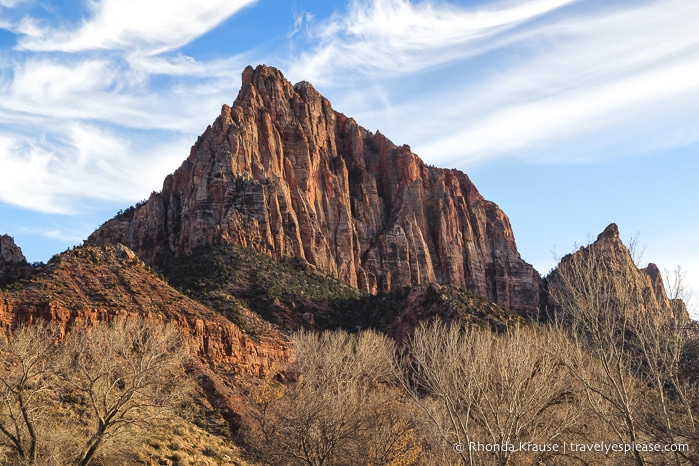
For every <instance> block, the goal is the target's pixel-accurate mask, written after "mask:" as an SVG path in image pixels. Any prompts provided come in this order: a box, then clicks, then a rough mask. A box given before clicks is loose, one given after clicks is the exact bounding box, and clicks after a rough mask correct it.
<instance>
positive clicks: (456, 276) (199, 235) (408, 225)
mask: <svg viewBox="0 0 699 466" xmlns="http://www.w3.org/2000/svg"><path fill="white" fill-rule="evenodd" d="M88 241H89V242H92V243H99V244H108V243H116V242H120V243H124V244H126V245H127V246H128V247H130V248H131V249H133V250H134V251H136V253H137V254H138V255H139V256H140V257H141V258H142V259H143V260H144V261H145V262H147V263H149V264H151V265H156V266H157V265H159V264H162V262H163V260H164V259H165V258H166V257H167V256H168V255H179V254H185V253H187V252H188V251H191V250H192V249H193V248H195V247H197V246H205V245H212V244H227V243H234V244H237V245H240V246H243V247H250V248H254V249H257V250H259V251H263V252H265V253H267V254H269V255H271V256H273V257H277V258H281V257H286V256H295V257H299V258H303V259H305V260H306V261H307V262H308V263H309V264H311V265H312V266H314V267H316V268H317V269H318V270H320V271H322V272H324V273H326V274H329V275H332V276H334V277H338V278H340V279H342V280H344V281H346V282H347V283H350V284H351V285H353V286H355V287H358V288H360V289H362V290H365V291H368V292H371V293H376V292H380V291H390V290H395V289H398V288H400V287H403V286H408V285H420V284H424V283H432V282H438V283H444V284H450V285H454V286H458V287H462V288H465V289H467V290H470V291H472V292H475V293H478V294H480V295H482V296H484V297H487V298H488V299H490V300H491V301H493V302H496V303H498V304H499V305H501V306H503V307H507V308H511V309H514V310H517V311H524V312H526V311H532V310H535V309H536V308H537V307H538V296H539V281H540V278H539V275H538V273H537V272H536V271H535V270H534V269H533V267H532V266H531V265H529V264H527V263H526V262H524V261H523V260H522V259H521V258H520V256H519V253H518V252H517V246H516V245H515V241H514V236H513V234H512V228H511V226H510V222H509V220H508V218H507V216H506V215H505V214H504V213H503V212H502V211H501V210H500V209H499V208H498V206H497V205H496V204H494V203H493V202H490V201H487V200H485V199H484V198H483V197H482V196H481V195H480V193H479V192H478V190H477V189H476V187H475V186H474V185H473V183H472V182H471V181H470V180H469V178H468V177H467V176H466V175H465V174H464V173H462V172H460V171H457V170H446V169H438V168H433V167H428V166H426V165H425V164H424V163H423V161H422V160H420V158H419V157H418V156H417V155H415V154H413V153H412V152H411V150H410V148H409V147H408V146H406V145H404V146H396V145H394V144H393V143H392V142H391V141H389V140H388V139H387V138H386V137H385V136H383V135H382V134H381V133H379V132H376V133H371V132H369V131H367V130H366V129H364V128H362V127H361V126H359V125H358V124H357V123H356V122H355V121H354V120H353V119H352V118H348V117H346V116H345V115H343V114H341V113H338V112H336V111H334V110H333V109H332V107H331V105H330V102H329V101H328V100H327V99H325V98H324V97H323V96H321V95H320V94H319V93H318V92H317V91H316V90H315V89H314V88H313V87H312V86H311V85H310V84H309V83H306V82H301V83H298V84H296V85H292V84H291V83H289V82H288V81H286V79H285V78H284V77H283V76H282V74H281V73H280V72H279V71H278V70H276V69H274V68H271V67H266V66H258V67H257V68H256V69H253V68H251V67H247V68H246V69H245V71H244V72H243V78H242V88H241V90H240V93H239V94H238V97H237V99H236V100H235V102H234V104H233V105H232V106H231V107H229V106H227V105H224V106H223V108H222V110H221V114H220V116H219V117H218V118H217V119H216V121H215V122H214V123H213V125H212V126H210V127H209V128H207V130H206V131H205V132H204V134H203V135H201V136H200V137H199V139H198V140H197V142H196V144H195V145H194V146H193V147H192V150H191V152H190V155H189V157H188V158H187V160H185V161H184V163H183V164H182V166H181V167H180V168H179V169H178V170H177V171H176V172H175V173H174V174H172V175H169V176H168V177H167V178H166V179H165V182H164V184H163V190H162V191H161V192H160V193H154V194H153V195H151V197H150V199H148V201H147V202H146V203H145V204H144V205H142V206H139V207H138V208H135V209H131V210H130V211H127V213H125V214H122V215H120V216H117V217H115V218H113V219H112V220H110V221H108V222H106V223H105V224H104V225H102V226H101V227H100V228H99V229H98V230H97V231H95V232H94V233H93V234H92V235H91V236H90V238H89V240H88Z"/></svg>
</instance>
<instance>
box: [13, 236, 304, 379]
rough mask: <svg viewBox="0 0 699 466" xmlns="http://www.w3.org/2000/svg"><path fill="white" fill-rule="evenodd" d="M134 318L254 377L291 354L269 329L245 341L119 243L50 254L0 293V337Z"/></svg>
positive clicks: (198, 353) (206, 359)
mask: <svg viewBox="0 0 699 466" xmlns="http://www.w3.org/2000/svg"><path fill="white" fill-rule="evenodd" d="M128 315H139V316H142V317H144V318H146V319H152V320H155V321H158V322H173V323H175V324H176V325H178V326H179V327H180V328H181V329H182V331H183V333H184V335H185V337H186V339H187V343H188V345H189V348H190V351H191V353H192V355H193V356H195V357H196V358H198V359H200V360H201V361H203V362H204V363H205V364H207V365H209V364H219V363H223V364H231V365H234V366H235V368H236V370H239V371H241V372H243V373H247V374H250V375H255V376H258V375H261V374H264V373H266V372H268V371H269V370H270V369H274V368H277V369H278V368H279V367H282V366H283V365H284V364H285V363H286V362H288V361H289V358H290V357H291V354H292V353H291V349H290V347H289V345H288V342H287V341H286V339H285V338H284V337H282V336H281V335H280V334H278V333H276V332H269V334H268V335H265V336H260V337H251V336H250V335H247V334H245V333H243V332H241V330H240V329H239V328H238V327H237V326H236V325H235V324H233V323H232V322H230V321H229V320H227V319H225V318H223V317H222V316H220V315H219V314H218V313H216V312H214V311H212V310H211V309H209V308H207V307H205V306H203V305H201V304H200V303H198V302H196V301H193V300H191V299H189V298H187V297H186V296H184V295H182V294H181V293H179V292H177V291H176V290H174V289H173V288H171V287H170V286H169V285H168V284H167V283H165V282H164V281H162V280H161V279H160V278H159V277H157V276H156V275H155V274H154V273H153V272H150V271H149V270H148V267H147V266H146V265H145V264H144V263H143V262H141V261H140V260H139V259H138V258H137V257H136V255H135V254H134V253H133V252H132V251H130V250H129V249H128V248H126V247H124V246H122V245H116V246H107V247H106V248H102V247H98V246H86V247H82V248H76V249H74V250H72V251H67V252H65V253H63V254H60V255H57V256H55V257H54V258H53V259H52V260H51V262H49V263H48V264H47V265H46V266H45V267H44V268H43V270H41V271H40V272H38V273H37V274H35V275H34V276H32V278H31V279H29V280H27V281H26V282H24V283H23V284H22V285H21V286H18V285H13V286H11V287H10V288H8V289H6V290H4V291H0V332H4V331H7V330H9V329H10V328H12V327H14V326H15V325H17V324H18V323H22V322H33V321H35V320H36V319H46V320H48V321H51V322H54V323H56V324H57V325H59V326H60V327H61V328H63V329H64V330H67V329H68V328H69V327H72V326H78V327H80V326H85V325H89V324H90V323H93V322H97V321H109V320H111V319H113V318H114V317H116V316H128Z"/></svg>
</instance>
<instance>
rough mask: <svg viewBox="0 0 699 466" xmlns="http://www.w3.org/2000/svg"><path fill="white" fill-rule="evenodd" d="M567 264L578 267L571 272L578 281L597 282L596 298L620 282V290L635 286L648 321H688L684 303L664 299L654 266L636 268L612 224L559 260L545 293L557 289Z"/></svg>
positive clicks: (658, 273) (660, 278)
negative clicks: (593, 276) (592, 276)
mask: <svg viewBox="0 0 699 466" xmlns="http://www.w3.org/2000/svg"><path fill="white" fill-rule="evenodd" d="M569 264H575V265H573V267H582V269H581V270H578V271H576V272H575V273H576V274H579V275H580V277H581V278H580V280H588V281H589V283H598V285H599V286H601V287H602V289H600V295H604V294H605V293H606V292H608V291H609V289H614V287H615V286H618V285H615V284H614V281H615V280H620V281H619V282H618V283H623V286H621V287H622V288H624V287H625V290H628V289H630V288H629V287H631V288H633V287H636V288H637V290H640V292H641V295H642V296H643V299H642V302H641V303H640V304H639V307H640V308H642V309H644V310H645V312H647V313H649V315H648V317H649V318H655V319H659V320H663V319H667V318H674V319H678V320H679V321H681V322H688V321H689V314H688V312H687V309H686V306H685V305H684V303H683V302H682V301H681V300H680V299H670V297H668V295H667V291H666V290H665V284H664V281H663V277H662V274H661V273H660V270H659V269H658V266H656V265H655V264H653V263H649V264H648V265H647V266H646V267H645V268H642V269H639V268H638V267H637V265H636V264H635V263H634V260H633V257H632V254H631V252H630V251H629V249H628V248H627V247H626V246H625V245H624V243H623V242H622V241H621V239H620V237H619V228H618V226H617V225H616V224H615V223H612V224H610V225H609V226H607V228H605V229H604V231H603V232H602V233H600V234H599V235H598V236H597V239H596V240H595V241H594V242H593V243H591V244H589V245H587V246H584V247H581V248H580V249H578V250H577V251H576V252H575V253H573V254H568V255H566V256H565V257H563V258H562V259H561V262H560V263H559V265H558V266H557V267H556V269H554V270H553V271H552V272H551V273H550V274H549V276H548V277H546V281H547V282H548V286H547V288H548V289H549V290H551V289H552V288H553V287H556V286H558V282H559V277H558V274H559V272H558V271H559V270H560V269H561V268H562V267H564V268H565V267H568V266H569ZM597 273H601V275H600V276H598V277H596V278H595V279H594V280H593V279H592V278H591V276H590V275H589V274H597ZM586 274H588V275H586ZM590 286H592V285H590ZM605 287H606V288H605ZM547 304H548V305H549V307H551V308H552V309H555V308H556V306H557V305H556V303H555V302H553V301H552V300H550V299H549V302H548V303H547ZM651 314H652V315H651Z"/></svg>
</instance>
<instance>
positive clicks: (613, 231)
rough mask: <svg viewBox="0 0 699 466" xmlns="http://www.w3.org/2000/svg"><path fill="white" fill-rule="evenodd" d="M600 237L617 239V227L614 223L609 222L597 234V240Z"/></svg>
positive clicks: (600, 238)
mask: <svg viewBox="0 0 699 466" xmlns="http://www.w3.org/2000/svg"><path fill="white" fill-rule="evenodd" d="M602 239H608V240H614V241H618V240H619V227H618V226H617V224H616V223H610V224H609V225H608V226H607V228H605V229H604V231H603V232H602V233H600V234H599V235H598V236H597V241H600V240H602Z"/></svg>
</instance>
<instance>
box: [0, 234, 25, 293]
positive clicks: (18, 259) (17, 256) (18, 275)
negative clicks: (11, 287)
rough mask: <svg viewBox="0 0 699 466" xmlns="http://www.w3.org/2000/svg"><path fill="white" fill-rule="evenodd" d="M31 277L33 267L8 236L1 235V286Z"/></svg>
mask: <svg viewBox="0 0 699 466" xmlns="http://www.w3.org/2000/svg"><path fill="white" fill-rule="evenodd" d="M30 275H31V266H30V265H29V264H28V263H27V259H26V258H25V257H24V254H22V250H21V249H20V248H19V247H18V246H17V245H16V244H15V240H14V239H13V238H12V237H11V236H8V235H0V286H4V285H6V284H8V283H11V282H13V281H16V280H20V279H22V278H27V277H29V276H30Z"/></svg>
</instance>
